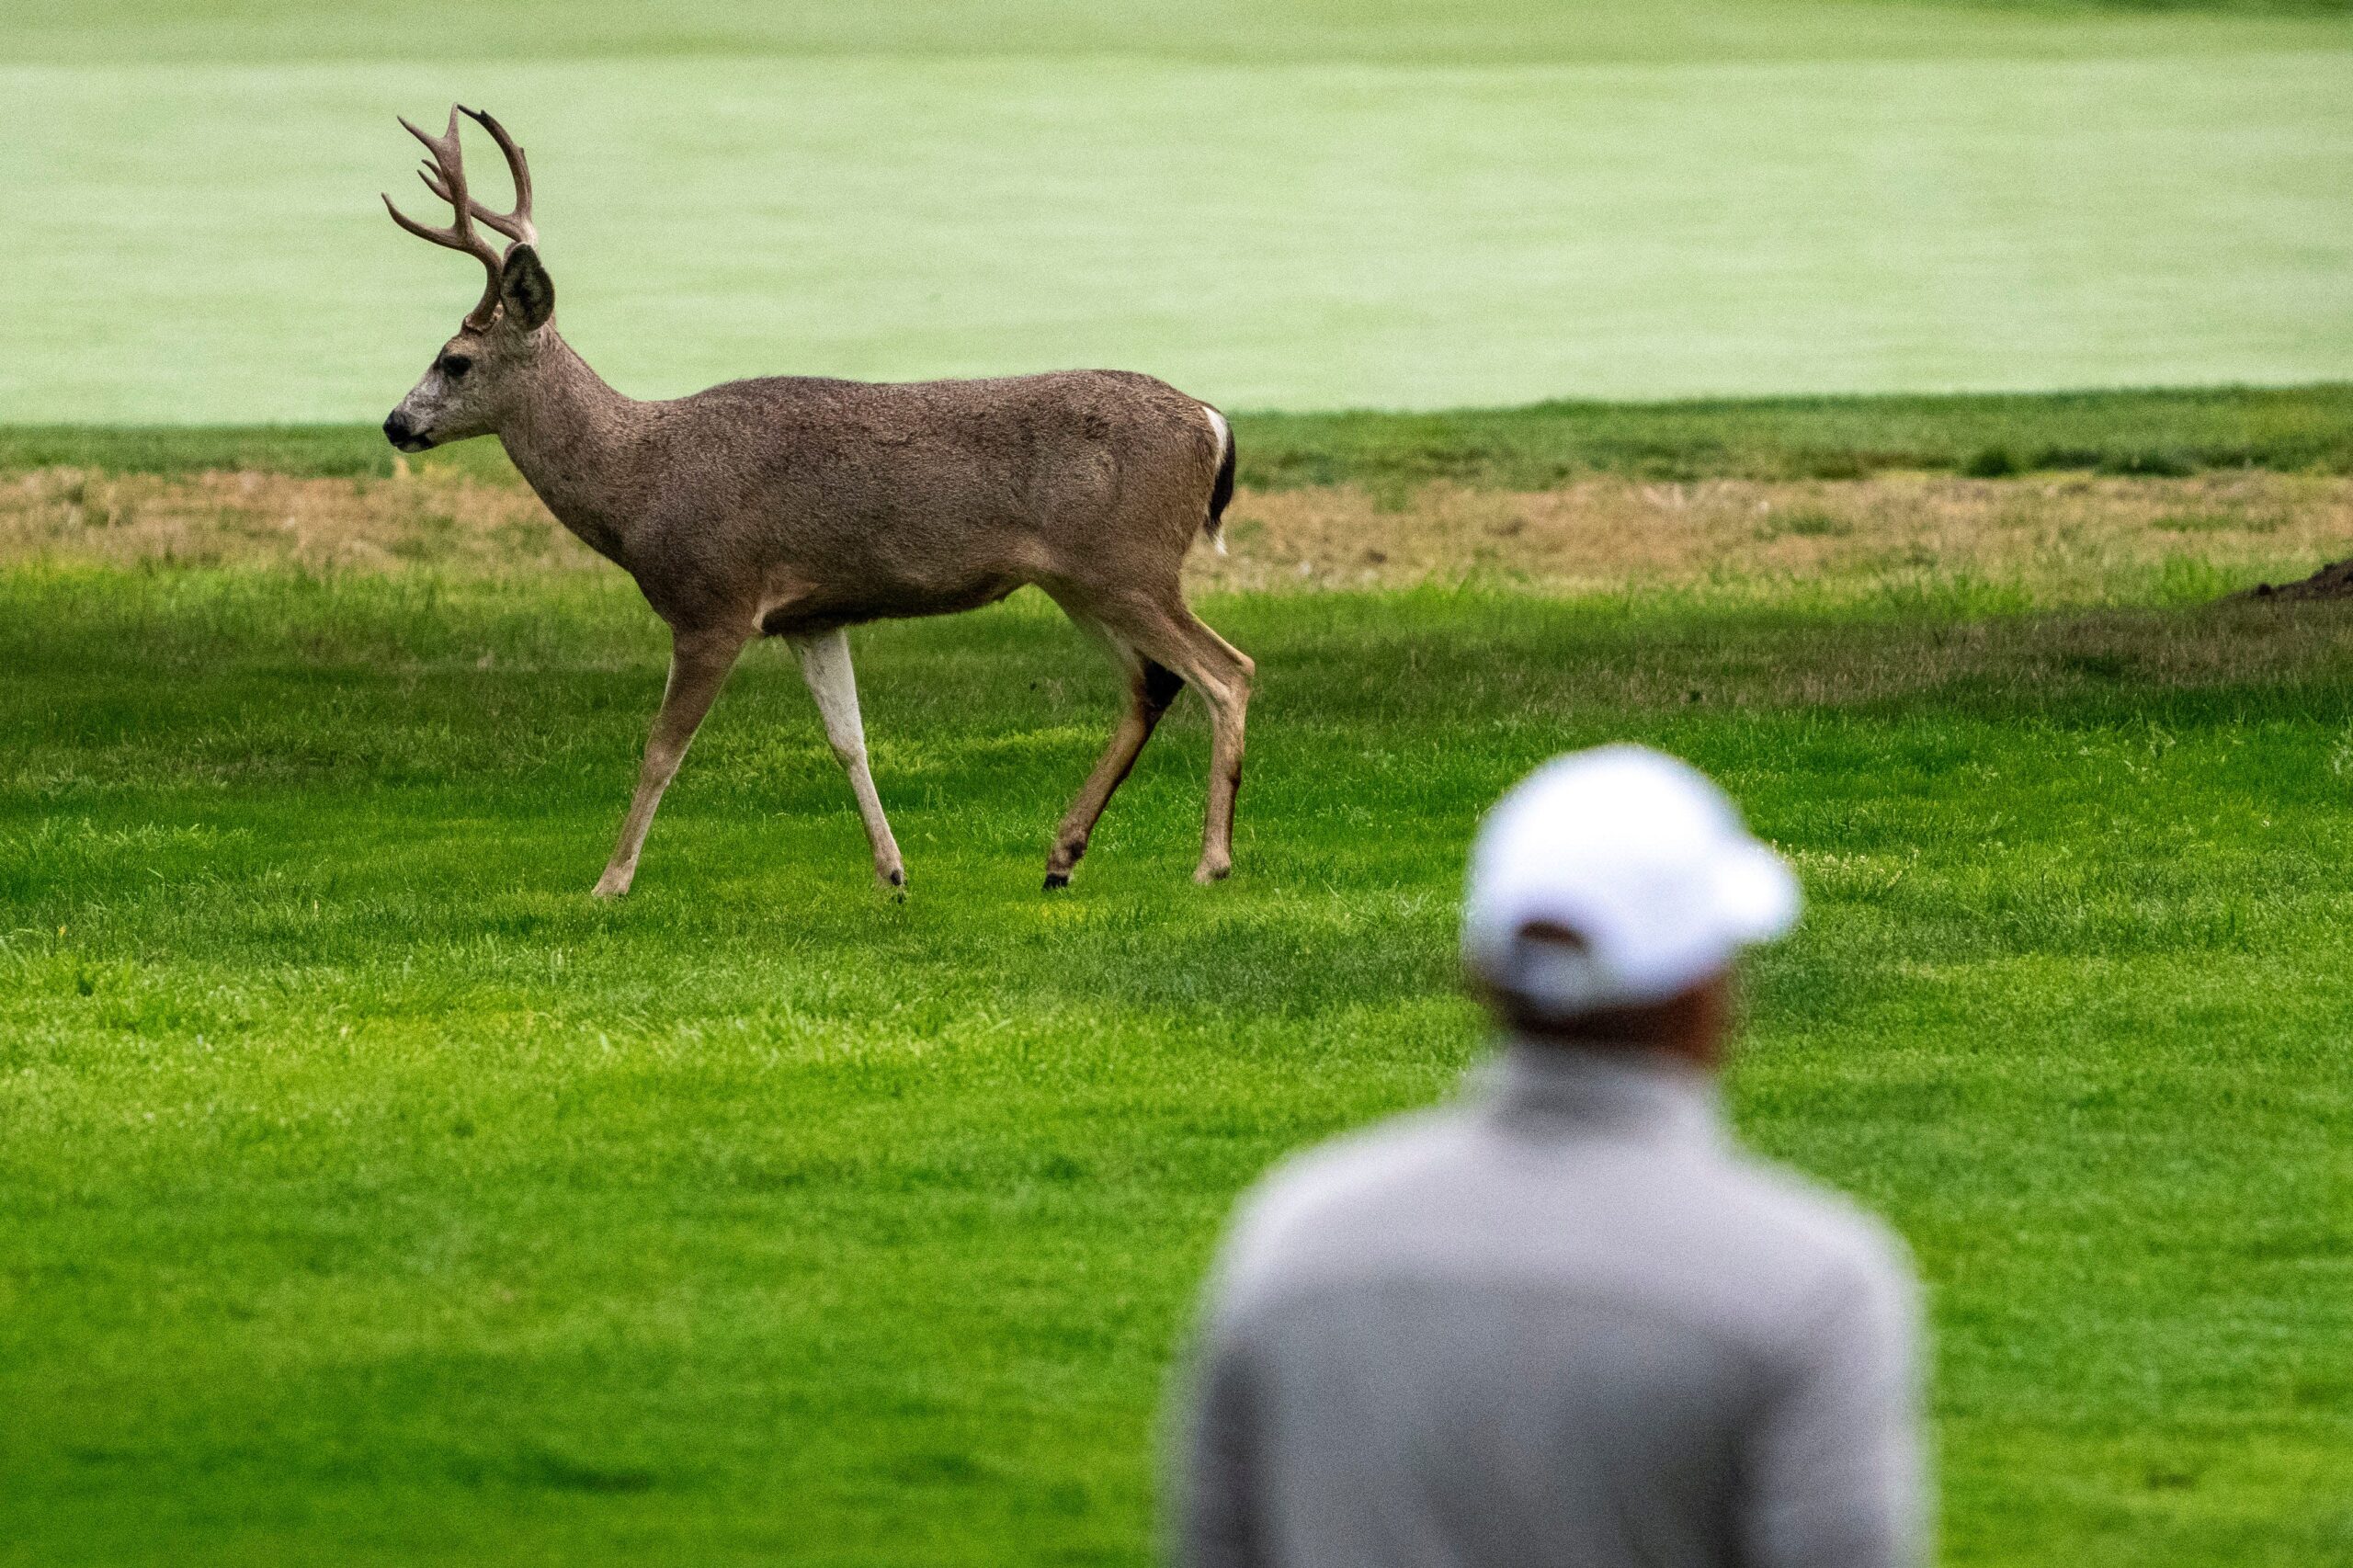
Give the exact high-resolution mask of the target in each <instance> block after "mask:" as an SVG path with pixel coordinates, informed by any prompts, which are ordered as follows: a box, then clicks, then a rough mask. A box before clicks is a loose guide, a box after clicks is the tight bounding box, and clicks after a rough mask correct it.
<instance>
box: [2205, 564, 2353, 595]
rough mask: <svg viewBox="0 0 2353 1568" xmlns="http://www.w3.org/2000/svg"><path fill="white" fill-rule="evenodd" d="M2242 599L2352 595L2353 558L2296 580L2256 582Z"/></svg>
mask: <svg viewBox="0 0 2353 1568" xmlns="http://www.w3.org/2000/svg"><path fill="white" fill-rule="evenodd" d="M2233 597H2237V598H2242V599H2284V600H2287V601H2289V602H2290V603H2293V602H2295V601H2297V600H2299V599H2353V561H2332V562H2329V563H2328V564H2327V565H2325V566H2324V567H2322V568H2321V569H2320V570H2319V571H2317V572H2315V573H2313V574H2312V575H2311V576H2309V577H2306V578H2303V579H2302V580H2301V581H2299V582H2294V583H2281V584H2278V585H2273V584H2270V583H2257V584H2256V585H2255V586H2254V587H2252V588H2249V589H2247V590H2246V591H2245V593H2243V594H2237V595H2234V596H2233Z"/></svg>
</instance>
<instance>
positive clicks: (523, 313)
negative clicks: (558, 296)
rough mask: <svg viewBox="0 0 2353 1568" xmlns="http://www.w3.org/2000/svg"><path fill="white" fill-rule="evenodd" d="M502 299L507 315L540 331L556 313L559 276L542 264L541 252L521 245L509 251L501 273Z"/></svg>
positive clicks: (528, 327) (532, 329)
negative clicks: (556, 284) (556, 280)
mask: <svg viewBox="0 0 2353 1568" xmlns="http://www.w3.org/2000/svg"><path fill="white" fill-rule="evenodd" d="M498 299H499V302H500V303H501V304H503V305H505V306H506V317H507V319H508V320H509V321H511V322H513V323H514V324H516V325H517V326H518V327H520V328H522V329H523V330H524V331H525V332H537V331H538V330H539V329H540V328H541V327H543V326H545V325H546V324H547V320H548V317H550V316H551V315H553V314H555V279H554V278H550V277H549V276H548V269H547V268H546V267H543V266H542V265H540V253H539V252H538V251H536V250H534V249H532V248H531V247H530V246H529V245H517V246H515V247H514V248H513V249H512V250H510V251H508V252H507V253H506V266H505V267H503V268H501V269H500V272H499V277H498Z"/></svg>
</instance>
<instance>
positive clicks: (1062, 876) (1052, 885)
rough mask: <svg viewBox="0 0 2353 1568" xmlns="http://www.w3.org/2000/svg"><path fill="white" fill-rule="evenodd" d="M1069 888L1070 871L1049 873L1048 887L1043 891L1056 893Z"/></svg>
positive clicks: (1047, 876) (1047, 878)
mask: <svg viewBox="0 0 2353 1568" xmlns="http://www.w3.org/2000/svg"><path fill="white" fill-rule="evenodd" d="M1068 886H1070V873H1069V872H1068V871H1048V872H1047V873H1046V885H1045V888H1044V889H1043V890H1042V891H1044V892H1057V891H1059V890H1060V889H1063V888H1066V887H1068Z"/></svg>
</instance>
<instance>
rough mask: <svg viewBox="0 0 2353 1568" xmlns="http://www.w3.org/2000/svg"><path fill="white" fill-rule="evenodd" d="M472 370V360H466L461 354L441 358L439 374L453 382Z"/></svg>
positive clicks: (446, 355) (445, 355)
mask: <svg viewBox="0 0 2353 1568" xmlns="http://www.w3.org/2000/svg"><path fill="white" fill-rule="evenodd" d="M473 368H474V362H473V361H472V359H469V358H466V357H465V356H464V355H462V354H444V355H443V356H441V373H442V374H443V375H445V376H447V377H449V379H450V380H451V381H456V380H457V379H458V378H459V377H460V376H462V375H464V374H465V373H466V372H467V371H468V370H471V369H473Z"/></svg>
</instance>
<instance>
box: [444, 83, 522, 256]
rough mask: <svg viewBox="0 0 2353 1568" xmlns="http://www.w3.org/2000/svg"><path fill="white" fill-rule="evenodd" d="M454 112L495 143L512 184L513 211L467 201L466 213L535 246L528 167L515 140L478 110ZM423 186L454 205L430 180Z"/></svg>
mask: <svg viewBox="0 0 2353 1568" xmlns="http://www.w3.org/2000/svg"><path fill="white" fill-rule="evenodd" d="M455 108H457V111H458V112H459V113H460V114H462V115H464V116H465V117H466V118H467V119H471V120H472V121H473V122H474V123H475V124H476V125H479V126H481V127H482V128H483V130H484V131H489V132H490V139H491V140H492V141H494V142H497V143H498V150H499V152H500V153H503V154H504V155H505V156H506V175H507V177H508V178H509V179H511V180H513V181H514V183H515V210H513V211H511V212H493V211H492V210H490V209H489V208H487V207H484V206H483V204H482V203H481V202H479V201H475V200H472V199H468V200H467V202H466V210H467V211H468V212H469V213H471V214H472V216H473V217H474V218H475V219H477V220H479V221H480V222H484V223H487V224H489V225H490V226H491V227H492V228H494V229H495V230H497V231H498V232H499V233H502V234H505V235H506V237H507V238H508V239H510V240H513V241H515V242H516V243H517V244H526V245H532V244H539V243H540V232H539V231H538V230H537V229H535V228H533V227H532V226H531V165H530V163H529V160H527V159H526V158H525V157H524V156H523V149H522V148H520V147H518V146H517V145H516V144H515V138H513V137H512V136H509V135H507V134H506V127H505V126H503V125H501V124H499V123H498V121H497V119H494V117H492V116H491V115H489V114H487V113H485V112H483V110H481V109H476V108H466V107H465V106H464V105H463V104H459V105H456V106H455ZM425 183H426V185H427V186H429V187H432V189H433V194H434V195H436V196H438V197H439V198H440V199H442V200H444V201H448V202H449V204H450V205H451V206H452V207H454V206H456V205H457V203H456V202H455V201H454V200H452V199H451V198H450V194H449V189H448V187H445V186H439V185H435V184H434V182H433V181H432V180H430V179H427V180H426V182H425Z"/></svg>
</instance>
